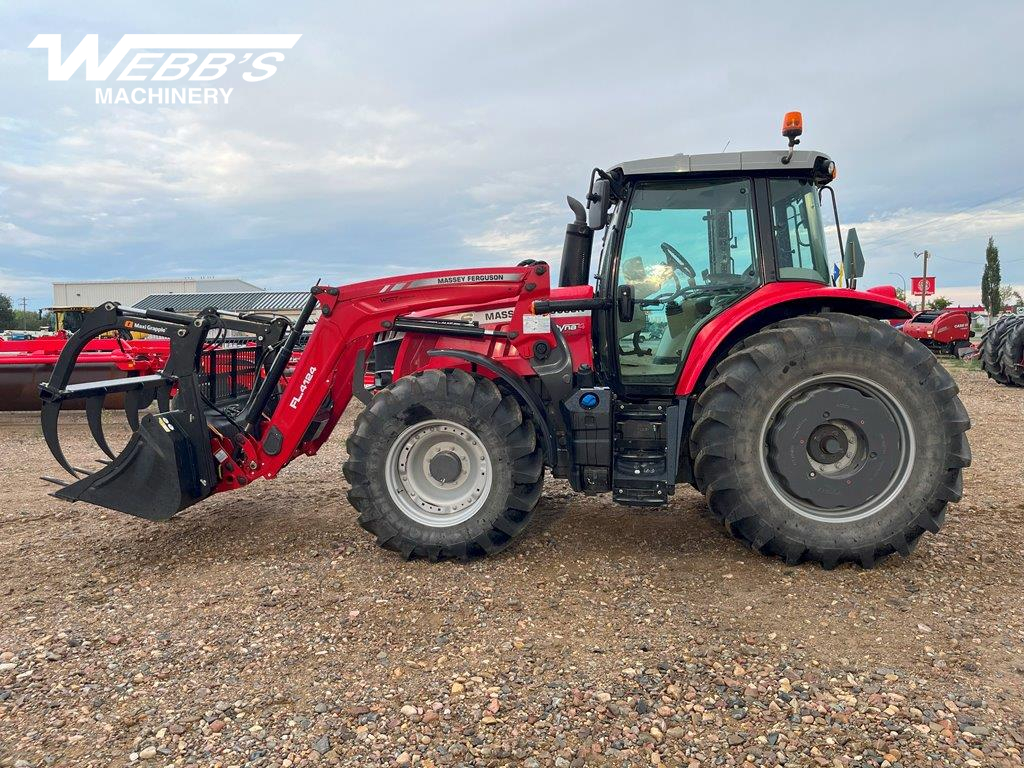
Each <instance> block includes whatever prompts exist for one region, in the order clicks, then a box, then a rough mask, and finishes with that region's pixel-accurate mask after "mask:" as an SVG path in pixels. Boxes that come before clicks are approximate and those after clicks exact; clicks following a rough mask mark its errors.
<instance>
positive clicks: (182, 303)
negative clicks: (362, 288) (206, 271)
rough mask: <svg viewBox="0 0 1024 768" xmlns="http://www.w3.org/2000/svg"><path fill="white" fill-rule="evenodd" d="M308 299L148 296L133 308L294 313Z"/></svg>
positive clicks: (305, 294) (303, 294)
mask: <svg viewBox="0 0 1024 768" xmlns="http://www.w3.org/2000/svg"><path fill="white" fill-rule="evenodd" d="M308 299H309V291H258V292H257V291H253V292H250V293H151V294H150V295H149V296H147V297H146V298H144V299H142V300H140V301H137V302H135V308H136V309H170V310H173V311H175V312H199V311H201V310H204V309H206V308H207V307H217V309H226V310H228V311H230V312H297V311H299V310H300V309H302V308H303V307H304V306H305V304H306V301H307V300H308Z"/></svg>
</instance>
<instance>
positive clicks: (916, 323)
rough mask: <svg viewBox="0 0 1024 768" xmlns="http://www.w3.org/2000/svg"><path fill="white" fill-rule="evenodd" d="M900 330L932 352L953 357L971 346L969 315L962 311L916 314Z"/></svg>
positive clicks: (931, 311) (951, 310) (942, 310)
mask: <svg viewBox="0 0 1024 768" xmlns="http://www.w3.org/2000/svg"><path fill="white" fill-rule="evenodd" d="M900 330H901V331H903V333H905V334H907V336H909V337H910V338H912V339H917V340H918V341H920V342H921V343H922V344H924V345H925V346H926V347H928V348H929V349H930V350H932V351H933V352H946V353H947V354H950V355H953V356H954V357H959V356H960V351H961V350H965V349H969V348H970V346H971V315H970V313H969V312H965V311H964V310H962V309H929V310H925V311H924V312H918V313H917V314H916V315H914V316H913V317H912V318H910V319H909V320H908V321H907V322H905V323H904V324H903V325H902V326H900Z"/></svg>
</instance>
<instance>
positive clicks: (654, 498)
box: [612, 400, 679, 507]
mask: <svg viewBox="0 0 1024 768" xmlns="http://www.w3.org/2000/svg"><path fill="white" fill-rule="evenodd" d="M612 416H613V434H614V438H613V439H614V443H613V446H614V447H613V454H614V455H613V459H612V498H613V500H614V501H615V502H617V503H619V504H626V505H629V506H634V507H658V506H662V505H663V504H666V503H668V499H669V497H670V496H671V495H672V492H673V491H674V490H675V480H676V473H677V470H678V466H679V406H678V404H675V403H670V402H665V403H659V402H647V403H629V402H626V401H623V400H619V401H618V402H616V403H615V407H614V409H613V413H612Z"/></svg>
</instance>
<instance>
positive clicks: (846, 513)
mask: <svg viewBox="0 0 1024 768" xmlns="http://www.w3.org/2000/svg"><path fill="white" fill-rule="evenodd" d="M830 383H836V384H842V385H846V386H850V387H853V388H855V389H858V390H860V391H862V392H863V393H865V394H868V395H870V396H871V397H873V398H876V399H877V400H879V401H880V402H881V403H882V404H883V405H884V406H885V407H886V409H887V410H888V411H889V413H890V415H891V416H892V417H893V419H894V421H895V422H896V425H897V427H898V429H899V432H900V441H901V447H902V457H901V461H900V463H899V468H898V470H897V471H896V473H895V475H894V476H893V478H892V480H891V482H890V483H889V485H888V487H887V488H886V489H885V490H884V491H883V492H882V493H880V494H879V495H878V496H876V497H875V498H873V499H871V500H870V501H869V502H867V503H865V504H861V505H859V506H857V507H854V508H849V509H842V510H824V509H821V508H819V507H816V506H815V505H813V504H808V503H806V502H804V501H803V500H801V499H798V498H795V497H794V496H793V495H792V494H791V493H789V492H788V491H787V490H786V489H785V488H784V487H783V486H782V485H781V484H780V483H779V481H778V480H777V479H776V477H775V476H774V473H773V472H772V470H771V468H770V467H769V466H768V442H767V441H768V432H769V429H770V428H771V426H772V423H773V421H774V420H775V417H776V416H777V415H778V413H779V412H780V410H781V409H782V408H783V406H784V405H785V403H786V402H787V401H789V400H790V398H792V397H794V396H795V395H796V394H797V393H798V392H800V391H801V390H806V389H810V388H812V387H816V386H822V385H824V384H830ZM843 429H844V431H846V428H845V427H843ZM759 446H760V449H759V457H758V458H759V463H760V466H761V472H762V473H763V474H764V477H765V478H766V479H767V480H768V484H769V486H770V487H771V489H772V492H773V493H774V494H775V496H776V497H777V498H778V499H779V500H780V501H782V502H783V503H784V504H785V505H786V506H787V507H789V508H790V509H791V510H792V511H794V512H796V513H797V514H799V515H801V516H803V517H807V518H810V519H812V520H817V521H819V522H825V523H849V522H853V521H856V520H863V519H864V518H867V517H870V516H871V515H873V514H875V513H876V512H878V511H879V510H881V509H883V508H884V507H885V506H887V505H888V504H889V503H890V502H892V500H893V499H895V498H896V497H897V496H899V494H900V492H901V491H902V490H903V488H904V487H905V486H906V484H907V482H908V481H909V479H910V476H911V473H912V469H913V466H914V456H915V453H916V451H917V444H916V440H915V439H914V432H913V430H912V429H911V427H910V417H909V416H908V415H907V411H906V409H905V408H904V407H903V405H902V404H901V403H900V402H899V401H898V400H897V399H896V398H895V397H894V396H893V395H892V394H891V393H890V392H889V391H888V390H886V389H885V388H884V387H882V386H880V385H879V384H878V383H876V382H873V381H869V380H868V379H865V378H863V377H860V376H853V375H848V374H836V375H829V374H825V375H821V376H815V377H813V378H810V379H807V380H806V381H803V382H801V383H800V384H797V385H796V386H795V387H792V388H790V389H789V390H787V391H786V392H785V393H784V394H783V395H782V396H781V397H780V398H779V399H778V400H776V401H775V403H774V404H773V405H772V407H771V408H769V409H768V418H767V419H765V421H764V424H763V425H762V426H761V434H760V441H759ZM851 446H852V447H851V451H855V450H856V447H857V441H856V439H854V440H852V441H851ZM851 456H852V454H848V455H847V457H846V458H850V457H851ZM811 464H812V466H814V467H815V469H816V470H818V471H821V470H822V469H825V468H824V467H821V466H820V465H817V466H815V463H814V462H811ZM827 471H828V470H826V472H827ZM834 471H841V467H837V468H836V469H835V470H834Z"/></svg>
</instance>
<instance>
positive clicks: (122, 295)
mask: <svg viewBox="0 0 1024 768" xmlns="http://www.w3.org/2000/svg"><path fill="white" fill-rule="evenodd" d="M262 290H263V289H262V288H260V287H259V286H257V285H253V284H252V283H247V282H246V281H245V280H240V279H239V278H237V277H224V278H221V277H201V278H183V279H179V278H174V279H166V280H86V281H82V282H74V283H72V282H67V283H54V284H53V306H55V307H95V306H96V305H98V304H102V303H103V302H105V301H116V302H118V303H119V304H121V305H123V306H126V307H130V306H132V305H134V304H135V303H136V302H138V301H140V300H141V299H143V298H145V297H146V296H149V295H151V294H154V293H160V294H171V293H173V294H178V293H237V292H252V291H262Z"/></svg>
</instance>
